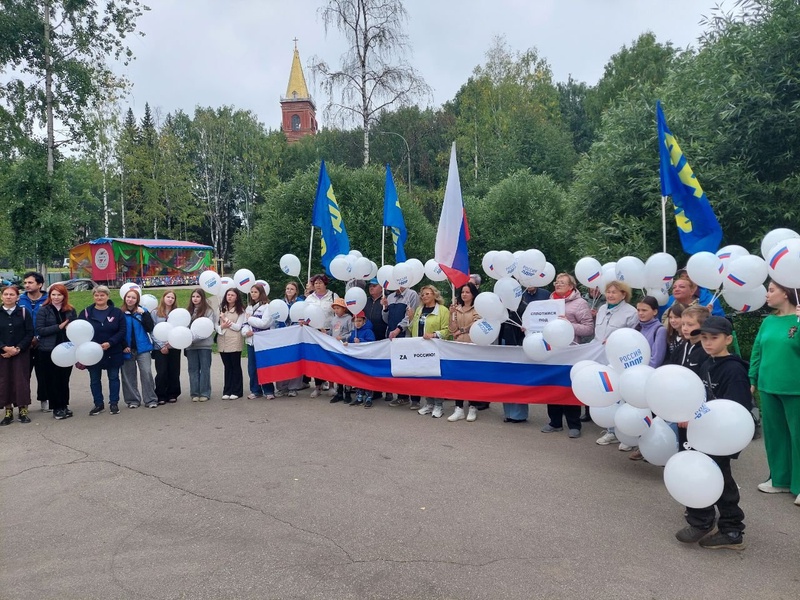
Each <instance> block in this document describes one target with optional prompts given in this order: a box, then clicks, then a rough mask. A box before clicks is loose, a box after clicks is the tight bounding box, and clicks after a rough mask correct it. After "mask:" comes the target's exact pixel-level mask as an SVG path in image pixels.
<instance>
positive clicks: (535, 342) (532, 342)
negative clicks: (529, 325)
mask: <svg viewBox="0 0 800 600" xmlns="http://www.w3.org/2000/svg"><path fill="white" fill-rule="evenodd" d="M522 351H523V352H524V353H525V356H527V357H528V358H530V359H531V360H532V361H533V362H541V361H543V360H546V359H547V357H548V356H549V355H550V349H549V348H548V346H547V345H546V344H545V341H544V337H543V336H542V334H541V333H540V332H538V331H536V332H534V333H532V334H530V335H526V336H525V339H524V340H522Z"/></svg>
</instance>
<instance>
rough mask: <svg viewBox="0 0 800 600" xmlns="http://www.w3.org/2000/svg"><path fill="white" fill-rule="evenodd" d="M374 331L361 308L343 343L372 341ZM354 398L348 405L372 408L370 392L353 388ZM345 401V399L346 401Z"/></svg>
mask: <svg viewBox="0 0 800 600" xmlns="http://www.w3.org/2000/svg"><path fill="white" fill-rule="evenodd" d="M374 341H375V333H374V332H373V331H372V323H370V322H369V320H368V319H367V316H366V315H365V314H364V311H363V310H362V311H361V312H360V313H358V314H357V315H355V316H354V317H353V329H352V330H351V331H350V335H349V336H348V338H347V341H346V342H345V345H347V344H348V343H349V344H360V343H362V342H374ZM355 392H356V399H355V400H353V401H352V402H350V406H360V405H361V404H363V405H364V408H372V392H371V391H370V390H365V389H362V388H355ZM346 403H347V401H346Z"/></svg>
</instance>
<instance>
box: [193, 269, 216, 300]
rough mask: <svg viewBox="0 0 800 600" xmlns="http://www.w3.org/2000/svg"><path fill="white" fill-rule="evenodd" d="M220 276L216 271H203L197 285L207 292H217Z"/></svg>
mask: <svg viewBox="0 0 800 600" xmlns="http://www.w3.org/2000/svg"><path fill="white" fill-rule="evenodd" d="M219 280H220V277H219V275H218V274H217V273H216V272H215V271H203V272H202V273H200V277H198V278H197V285H198V286H200V288H201V289H202V290H203V291H204V292H206V293H207V294H214V295H216V294H217V290H218V289H219Z"/></svg>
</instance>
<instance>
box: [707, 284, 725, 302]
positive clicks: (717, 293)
mask: <svg viewBox="0 0 800 600" xmlns="http://www.w3.org/2000/svg"><path fill="white" fill-rule="evenodd" d="M721 295H722V286H719V287H718V288H717V289H716V290H715V291H714V294H713V295H712V296H711V302H709V304H714V302H716V301H717V298H719V297H720V296H721Z"/></svg>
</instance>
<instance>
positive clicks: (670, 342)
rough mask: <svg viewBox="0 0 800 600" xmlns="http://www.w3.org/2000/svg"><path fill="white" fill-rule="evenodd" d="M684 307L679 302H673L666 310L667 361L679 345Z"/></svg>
mask: <svg viewBox="0 0 800 600" xmlns="http://www.w3.org/2000/svg"><path fill="white" fill-rule="evenodd" d="M685 308H686V306H685V305H684V304H681V303H680V302H674V303H673V304H672V306H670V307H669V308H668V309H667V318H666V319H665V321H666V323H665V327H666V328H667V359H669V357H670V356H672V353H673V352H674V351H675V348H677V347H678V344H680V343H681V340H682V338H681V315H683V309H685Z"/></svg>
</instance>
